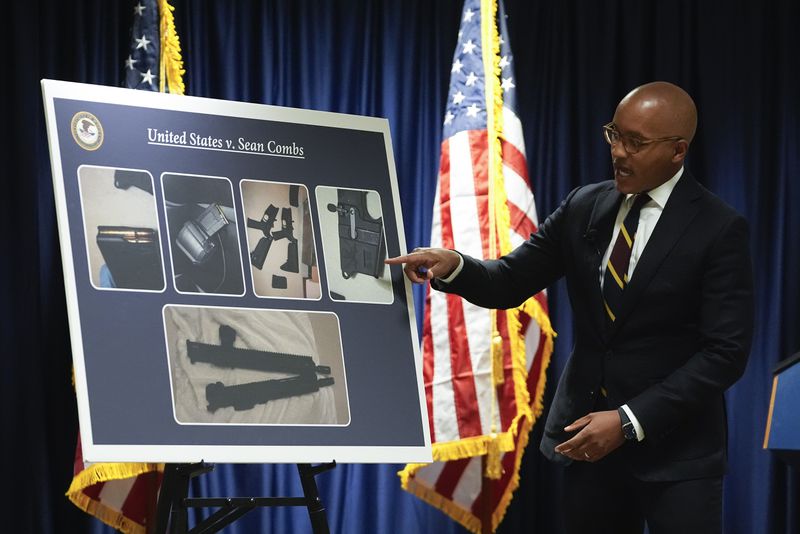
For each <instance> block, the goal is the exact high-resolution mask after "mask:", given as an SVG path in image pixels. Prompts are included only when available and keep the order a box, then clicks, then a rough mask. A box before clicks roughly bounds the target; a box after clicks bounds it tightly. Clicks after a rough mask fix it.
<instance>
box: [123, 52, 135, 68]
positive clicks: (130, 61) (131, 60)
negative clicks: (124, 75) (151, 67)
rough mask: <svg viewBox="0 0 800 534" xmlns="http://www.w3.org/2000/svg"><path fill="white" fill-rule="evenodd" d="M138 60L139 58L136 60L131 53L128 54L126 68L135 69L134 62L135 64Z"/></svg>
mask: <svg viewBox="0 0 800 534" xmlns="http://www.w3.org/2000/svg"><path fill="white" fill-rule="evenodd" d="M137 61H138V60H136V59H133V58H132V57H131V56H130V54H129V55H128V59H126V60H125V68H126V69H128V70H133V65H134V64H135V63H136V62H137Z"/></svg>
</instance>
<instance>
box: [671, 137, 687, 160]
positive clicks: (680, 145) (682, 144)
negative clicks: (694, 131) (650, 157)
mask: <svg viewBox="0 0 800 534" xmlns="http://www.w3.org/2000/svg"><path fill="white" fill-rule="evenodd" d="M688 151H689V141H687V140H686V139H680V140H678V141H675V145H674V148H673V152H672V161H673V163H681V162H683V160H684V159H685V158H686V153H687V152H688Z"/></svg>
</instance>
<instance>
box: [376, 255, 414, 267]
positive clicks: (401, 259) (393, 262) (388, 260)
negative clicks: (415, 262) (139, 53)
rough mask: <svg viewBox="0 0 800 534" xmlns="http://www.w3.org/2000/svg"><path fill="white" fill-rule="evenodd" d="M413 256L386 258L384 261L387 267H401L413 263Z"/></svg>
mask: <svg viewBox="0 0 800 534" xmlns="http://www.w3.org/2000/svg"><path fill="white" fill-rule="evenodd" d="M411 257H412V254H406V255H404V256H395V257H394V258H386V259H385V260H383V263H385V264H387V265H400V264H402V263H408V262H409V261H411Z"/></svg>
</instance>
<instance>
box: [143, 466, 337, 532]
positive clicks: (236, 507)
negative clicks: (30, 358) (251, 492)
mask: <svg viewBox="0 0 800 534" xmlns="http://www.w3.org/2000/svg"><path fill="white" fill-rule="evenodd" d="M334 467H336V462H331V463H325V464H320V465H317V466H312V465H311V464H297V470H298V471H299V472H300V484H301V485H302V486H303V495H304V496H303V497H218V498H192V499H190V498H188V495H189V482H190V481H191V479H192V478H194V477H196V476H198V475H202V474H204V473H208V472H210V471H212V470H213V469H214V466H213V465H209V464H206V463H203V462H200V463H199V464H166V465H164V479H163V482H162V483H161V493H160V494H159V497H158V506H157V510H156V524H155V530H154V531H153V532H155V534H211V533H213V532H219V531H220V530H222V529H223V528H225V527H226V526H227V525H229V524H231V523H233V522H234V521H236V520H237V519H239V518H240V517H242V516H243V515H245V514H246V513H247V512H250V511H252V510H254V509H256V508H258V507H262V506H305V507H306V508H307V509H308V517H309V518H310V519H311V530H312V532H313V533H314V534H329V532H330V531H329V529H328V519H327V517H326V516H325V507H324V506H323V505H322V501H321V500H320V498H319V491H318V490H317V482H316V480H315V478H314V477H315V476H316V475H318V474H320V473H323V472H325V471H328V470H330V469H333V468H334ZM208 507H219V510H217V511H216V512H213V513H212V514H211V515H209V516H208V517H206V518H205V519H203V520H202V521H200V522H199V523H198V524H197V525H195V526H194V528H192V529H191V530H189V522H188V516H189V514H188V509H189V508H208Z"/></svg>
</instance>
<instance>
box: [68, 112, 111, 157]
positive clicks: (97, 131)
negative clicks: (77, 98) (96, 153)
mask: <svg viewBox="0 0 800 534" xmlns="http://www.w3.org/2000/svg"><path fill="white" fill-rule="evenodd" d="M70 124H71V129H72V138H73V139H75V142H76V143H78V145H79V146H80V147H81V148H82V149H84V150H97V149H98V148H100V145H102V144H103V125H102V124H100V121H99V120H98V119H97V117H95V116H94V115H92V114H91V113H89V112H88V111H79V112H78V113H76V114H75V115H74V116H73V117H72V122H71V123H70Z"/></svg>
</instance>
